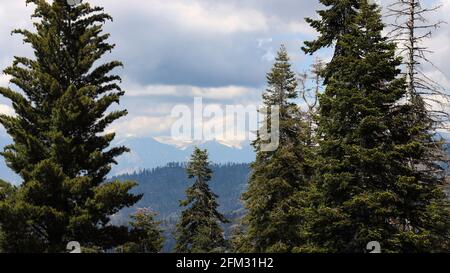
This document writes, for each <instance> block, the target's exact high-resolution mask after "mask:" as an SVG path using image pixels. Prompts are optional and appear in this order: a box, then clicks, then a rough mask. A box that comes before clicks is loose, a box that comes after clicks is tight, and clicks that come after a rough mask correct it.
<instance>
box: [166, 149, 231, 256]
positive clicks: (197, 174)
mask: <svg viewBox="0 0 450 273" xmlns="http://www.w3.org/2000/svg"><path fill="white" fill-rule="evenodd" d="M187 173H188V175H189V178H190V179H192V178H194V179H195V182H194V184H193V185H192V186H191V187H189V188H188V189H187V191H186V194H187V199H186V200H184V201H182V202H181V206H183V207H186V210H185V211H183V213H182V214H181V219H180V222H179V223H178V225H177V231H176V233H177V234H176V239H177V244H176V247H175V251H176V252H178V253H209V252H224V251H225V250H226V246H227V243H226V241H225V238H224V234H223V230H222V228H221V227H220V224H221V223H227V222H228V221H227V220H226V219H225V217H224V216H223V215H222V214H220V213H219V212H218V211H217V208H218V207H219V205H218V203H217V200H216V199H217V197H218V196H217V195H215V194H214V193H213V192H212V191H211V190H210V188H209V185H208V182H209V181H210V180H211V177H212V171H211V169H210V167H209V161H208V153H207V151H206V150H205V151H202V150H200V149H199V148H195V150H194V153H193V154H192V157H191V160H190V162H189V163H188V166H187Z"/></svg>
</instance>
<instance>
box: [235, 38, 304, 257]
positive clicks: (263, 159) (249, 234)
mask: <svg viewBox="0 0 450 273" xmlns="http://www.w3.org/2000/svg"><path fill="white" fill-rule="evenodd" d="M267 83H268V88H267V90H266V92H265V93H264V95H263V100H264V106H265V107H266V108H267V109H268V112H270V109H271V108H272V107H273V106H278V107H279V128H278V131H279V132H278V133H279V136H280V139H279V146H278V149H276V150H274V151H265V150H263V149H262V144H264V140H263V139H261V137H260V136H258V138H257V140H256V141H255V142H254V143H253V146H254V148H255V150H256V153H257V158H256V161H255V162H254V163H253V164H252V169H253V173H252V176H251V178H250V182H249V187H248V190H247V192H246V193H245V194H244V195H243V199H244V202H245V206H246V208H247V210H248V214H247V215H246V216H245V219H244V225H245V227H246V233H245V235H244V237H243V238H240V241H241V242H240V245H241V249H240V250H239V251H241V252H290V251H292V250H293V248H294V247H296V246H297V245H298V244H300V243H301V241H300V240H301V239H300V238H299V234H298V224H299V222H300V219H299V217H301V215H298V214H297V213H296V211H297V210H298V207H297V205H298V202H297V200H295V199H293V197H294V196H295V195H297V194H298V192H299V191H300V192H301V191H304V190H305V189H306V188H307V187H308V182H309V177H310V175H311V172H312V170H311V167H310V164H309V162H308V160H309V159H310V157H309V153H310V149H309V147H308V143H307V142H308V137H307V136H306V134H307V130H305V127H306V126H307V125H306V122H304V121H303V120H302V119H301V114H300V111H299V108H298V106H297V105H296V103H295V101H294V100H295V99H296V98H297V97H298V93H297V78H296V74H295V73H294V72H293V71H292V68H291V64H290V61H289V56H288V53H287V51H286V48H285V47H284V46H282V47H281V49H280V50H279V52H278V55H277V57H276V61H275V64H274V65H273V67H272V70H271V71H270V72H269V73H268V74H267ZM271 122H273V121H272V120H271V115H269V116H268V117H266V120H265V122H264V124H265V125H268V124H271ZM268 127H269V128H270V127H271V126H268ZM269 133H274V132H269ZM244 242H245V243H244Z"/></svg>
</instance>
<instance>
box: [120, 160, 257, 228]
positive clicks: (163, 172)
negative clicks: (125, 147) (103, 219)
mask: <svg viewBox="0 0 450 273" xmlns="http://www.w3.org/2000/svg"><path fill="white" fill-rule="evenodd" d="M211 169H212V171H213V177H212V180H211V182H210V186H211V189H212V191H213V192H214V193H216V194H217V195H218V196H219V198H218V201H219V204H220V207H219V210H220V211H221V212H222V213H224V214H230V213H234V212H237V211H241V210H242V209H243V204H242V202H241V195H242V193H243V192H244V191H245V190H246V188H247V184H248V179H249V177H250V173H251V170H250V164H245V163H241V164H238V163H228V164H213V165H212V166H211ZM116 179H117V180H120V181H128V180H130V181H135V182H137V183H138V186H137V187H136V188H135V189H133V192H134V193H137V194H141V193H142V194H144V196H143V198H142V199H141V201H139V202H138V203H137V204H136V205H135V206H134V208H130V209H125V210H124V211H122V212H121V214H120V215H118V218H117V219H118V220H119V219H120V218H122V219H126V218H127V215H128V214H129V213H130V212H132V211H134V210H135V209H136V208H151V209H152V210H155V211H156V212H157V213H158V214H159V217H160V218H162V219H165V218H177V216H178V215H179V214H180V211H181V208H180V204H179V201H180V200H183V199H185V196H186V194H185V191H186V189H187V188H188V187H189V186H190V185H191V184H192V183H193V180H191V179H188V177H187V174H186V169H185V164H183V163H170V164H168V165H166V166H164V167H158V168H154V169H148V170H143V171H139V172H136V173H133V174H126V175H121V176H117V177H113V178H112V180H116ZM123 217H125V218H123Z"/></svg>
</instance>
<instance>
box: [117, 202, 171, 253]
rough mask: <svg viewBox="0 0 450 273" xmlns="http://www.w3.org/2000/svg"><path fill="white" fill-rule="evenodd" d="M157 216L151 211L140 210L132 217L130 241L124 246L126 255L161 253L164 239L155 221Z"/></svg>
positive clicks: (158, 223)
mask: <svg viewBox="0 0 450 273" xmlns="http://www.w3.org/2000/svg"><path fill="white" fill-rule="evenodd" d="M155 217H156V214H155V213H154V212H152V211H151V210H149V209H139V210H138V211H137V212H136V213H134V214H133V215H131V220H132V221H131V222H130V225H131V235H130V241H131V242H128V243H127V244H125V245H124V246H123V249H124V252H125V253H159V252H160V251H161V249H162V247H163V243H164V238H163V237H162V230H161V228H160V227H159V226H160V224H161V223H160V222H157V221H156V220H155Z"/></svg>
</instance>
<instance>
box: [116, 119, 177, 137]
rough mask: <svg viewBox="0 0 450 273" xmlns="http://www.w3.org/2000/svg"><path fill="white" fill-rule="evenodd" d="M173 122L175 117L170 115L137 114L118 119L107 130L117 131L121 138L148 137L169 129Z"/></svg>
mask: <svg viewBox="0 0 450 273" xmlns="http://www.w3.org/2000/svg"><path fill="white" fill-rule="evenodd" d="M172 123H173V119H172V118H171V117H170V116H168V117H166V116H164V117H154V116H137V117H131V118H124V119H122V120H120V121H117V122H116V123H114V124H112V125H111V126H110V127H109V128H108V130H107V131H108V132H115V133H116V134H117V136H118V137H119V138H124V137H148V136H154V135H155V134H158V133H162V132H165V131H168V130H169V129H170V127H171V126H172Z"/></svg>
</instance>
